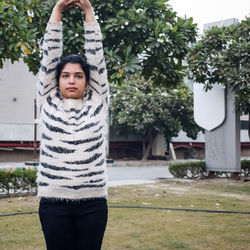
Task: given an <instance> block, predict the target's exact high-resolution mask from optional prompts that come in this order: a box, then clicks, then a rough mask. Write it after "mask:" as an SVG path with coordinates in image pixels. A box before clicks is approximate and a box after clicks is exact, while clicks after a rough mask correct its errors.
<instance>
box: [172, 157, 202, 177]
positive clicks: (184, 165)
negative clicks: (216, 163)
mask: <svg viewBox="0 0 250 250" xmlns="http://www.w3.org/2000/svg"><path fill="white" fill-rule="evenodd" d="M169 171H170V173H171V174H172V175H173V176H174V177H175V178H200V177H203V176H204V174H205V173H206V165H205V162H204V161H188V162H176V163H172V164H170V165H169Z"/></svg>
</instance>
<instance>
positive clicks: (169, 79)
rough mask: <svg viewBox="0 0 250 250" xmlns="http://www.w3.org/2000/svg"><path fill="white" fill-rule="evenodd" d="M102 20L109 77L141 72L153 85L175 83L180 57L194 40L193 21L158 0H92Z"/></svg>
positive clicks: (115, 78) (114, 78)
mask: <svg viewBox="0 0 250 250" xmlns="http://www.w3.org/2000/svg"><path fill="white" fill-rule="evenodd" d="M92 3H93V5H94V7H95V11H96V13H97V15H98V16H99V19H100V21H101V23H102V25H101V26H102V28H103V34H104V36H105V39H104V48H105V52H106V59H107V64H108V70H109V74H110V79H111V81H113V82H119V83H121V82H123V81H124V80H127V78H128V77H129V75H130V74H131V73H141V75H142V76H144V77H145V79H147V80H148V79H151V80H152V81H153V82H154V83H155V84H162V85H164V86H175V85H176V84H178V83H179V82H181V80H182V79H183V70H184V69H185V68H184V67H183V65H182V60H183V59H184V58H185V56H186V54H187V52H188V44H189V43H190V42H193V41H194V40H195V36H196V25H194V24H193V20H192V19H191V18H190V19H182V18H178V17H177V16H176V12H174V11H173V10H172V8H171V7H170V6H169V5H168V4H167V1H162V0H134V1H130V0H118V1H117V0H110V1H108V2H103V1H100V0H93V1H92Z"/></svg>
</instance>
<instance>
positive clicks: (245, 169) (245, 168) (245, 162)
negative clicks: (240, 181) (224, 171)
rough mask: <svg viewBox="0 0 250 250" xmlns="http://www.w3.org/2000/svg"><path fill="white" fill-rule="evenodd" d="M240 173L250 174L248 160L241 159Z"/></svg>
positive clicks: (249, 161)
mask: <svg viewBox="0 0 250 250" xmlns="http://www.w3.org/2000/svg"><path fill="white" fill-rule="evenodd" d="M241 173H242V175H243V176H250V160H242V161H241Z"/></svg>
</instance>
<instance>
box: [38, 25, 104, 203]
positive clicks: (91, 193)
mask: <svg viewBox="0 0 250 250" xmlns="http://www.w3.org/2000/svg"><path fill="white" fill-rule="evenodd" d="M84 28H85V53H86V57H87V61H88V63H89V64H90V68H91V70H90V88H89V90H87V91H86V93H85V94H84V97H83V99H82V100H76V99H62V97H61V94H60V92H59V88H58V86H57V83H56V79H55V75H56V71H55V68H56V66H57V64H58V63H59V61H60V57H61V54H62V23H48V25H47V28H46V33H45V36H44V42H43V59H42V62H41V68H40V71H39V81H38V101H39V107H40V111H41V112H40V125H41V146H40V164H39V168H38V174H37V184H38V197H46V198H55V199H67V200H77V199H89V198H99V197H106V196H107V174H106V150H105V149H106V146H107V145H106V144H107V130H108V129H107V128H108V124H107V120H108V119H107V114H108V98H109V97H108V95H109V89H108V80H107V72H106V66H105V61H104V57H103V48H102V34H101V31H100V27H99V24H98V23H84Z"/></svg>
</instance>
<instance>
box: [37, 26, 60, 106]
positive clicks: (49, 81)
mask: <svg viewBox="0 0 250 250" xmlns="http://www.w3.org/2000/svg"><path fill="white" fill-rule="evenodd" d="M42 51H43V58H42V61H41V66H40V70H39V75H38V97H39V99H43V98H45V97H47V96H48V95H49V94H50V92H51V91H52V90H53V89H55V88H56V86H57V83H56V66H57V64H58V63H59V61H60V56H61V54H62V23H48V24H47V27H46V32H45V35H44V40H43V46H42ZM40 101H41V100H40Z"/></svg>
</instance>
